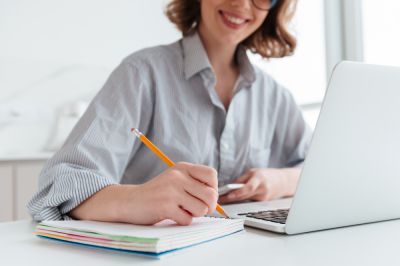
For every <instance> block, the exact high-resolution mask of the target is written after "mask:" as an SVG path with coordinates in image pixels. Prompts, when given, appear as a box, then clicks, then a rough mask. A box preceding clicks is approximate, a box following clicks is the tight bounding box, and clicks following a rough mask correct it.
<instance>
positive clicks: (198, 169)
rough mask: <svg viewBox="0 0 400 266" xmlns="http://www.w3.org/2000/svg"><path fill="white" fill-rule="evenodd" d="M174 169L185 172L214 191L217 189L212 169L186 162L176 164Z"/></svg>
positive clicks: (214, 172)
mask: <svg viewBox="0 0 400 266" xmlns="http://www.w3.org/2000/svg"><path fill="white" fill-rule="evenodd" d="M176 167H177V168H178V169H179V168H181V169H183V170H186V171H187V173H188V174H189V175H190V176H191V177H192V178H194V179H196V180H198V181H199V182H201V183H204V184H207V185H208V186H210V187H212V188H214V189H215V190H216V189H217V188H218V178H217V171H216V170H215V169H214V168H212V167H209V166H205V165H198V164H190V163H186V162H180V163H177V164H176Z"/></svg>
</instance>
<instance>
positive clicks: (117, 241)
mask: <svg viewBox="0 0 400 266" xmlns="http://www.w3.org/2000/svg"><path fill="white" fill-rule="evenodd" d="M242 230H243V220H241V219H225V218H214V217H199V218H194V219H193V223H192V224H191V225H189V226H179V225H177V224H176V223H174V222H173V221H170V220H165V221H162V222H160V223H158V224H156V225H152V226H144V225H143V226H142V225H132V224H122V223H106V222H94V221H43V222H41V223H39V224H38V226H37V227H36V231H35V233H36V234H37V235H38V236H40V237H43V238H47V239H51V240H58V241H61V242H64V243H70V244H78V245H83V246H89V247H97V248H104V249H110V250H117V251H122V252H129V253H134V254H139V255H145V256H150V257H155V258H160V257H162V256H164V255H167V254H171V253H173V252H175V251H178V250H181V249H183V248H187V247H190V246H193V245H196V244H200V243H203V242H207V241H210V240H213V239H217V238H220V237H223V236H227V235H230V234H233V233H237V232H240V231H242Z"/></svg>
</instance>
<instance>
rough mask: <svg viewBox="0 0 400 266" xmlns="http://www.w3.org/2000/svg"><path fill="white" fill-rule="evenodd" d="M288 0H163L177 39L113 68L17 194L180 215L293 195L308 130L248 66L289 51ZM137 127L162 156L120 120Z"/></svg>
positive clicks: (113, 216) (67, 211) (118, 211)
mask: <svg viewBox="0 0 400 266" xmlns="http://www.w3.org/2000/svg"><path fill="white" fill-rule="evenodd" d="M294 5H295V1H293V0H277V1H272V0H200V1H195V0H193V1H187V0H173V1H172V2H171V3H170V4H169V5H168V7H167V15H168V17H169V19H170V20H171V21H172V22H173V23H175V24H176V25H177V27H178V28H179V29H180V30H181V31H182V33H183V36H184V37H183V39H181V40H179V41H177V42H175V43H172V44H170V45H166V46H158V47H153V48H148V49H144V50H142V51H139V52H136V53H134V54H132V55H130V56H129V57H127V58H126V59H125V60H123V62H122V63H121V64H120V65H119V66H118V67H117V68H116V69H115V70H114V72H113V73H112V74H111V76H110V77H109V79H108V81H107V82H106V84H105V86H104V87H103V88H102V90H101V91H100V92H99V93H98V95H96V97H95V98H94V99H93V101H92V103H91V104H90V106H89V108H88V110H87V112H86V113H85V114H84V116H83V117H82V119H81V120H80V121H79V123H78V124H77V126H76V127H75V128H74V130H73V131H72V133H71V134H70V136H69V137H68V139H67V141H66V143H65V144H64V146H63V147H62V148H61V149H60V151H59V152H57V154H55V156H54V157H53V158H52V159H50V160H49V161H48V163H47V164H46V166H45V167H44V169H43V171H42V173H41V175H40V186H39V187H40V188H39V191H38V193H37V194H36V195H35V196H34V198H33V199H32V200H31V202H30V203H29V205H28V208H29V210H30V212H31V214H32V216H33V218H34V219H36V220H43V219H70V218H71V217H72V218H75V219H87V220H99V221H118V222H128V223H135V224H154V223H156V222H158V221H161V220H163V219H167V218H169V219H172V220H174V221H176V222H177V223H178V224H182V225H187V224H190V223H191V221H192V218H193V217H198V216H203V215H205V214H207V213H211V212H213V211H214V209H215V206H216V204H217V200H218V194H217V189H218V185H223V184H226V183H230V182H239V183H244V184H245V186H244V187H243V188H242V189H240V190H237V191H234V192H231V193H229V194H228V195H226V196H224V197H221V198H220V199H219V201H220V202H221V203H229V202H237V201H242V200H269V199H274V198H279V197H285V196H290V195H293V193H294V190H295V188H296V184H297V180H298V177H299V172H300V169H299V165H300V164H301V162H302V161H303V160H304V156H305V153H306V151H307V147H308V143H309V139H310V130H309V129H308V127H307V126H306V123H305V122H304V120H303V118H302V115H301V113H300V111H299V109H298V108H297V106H296V104H295V102H294V101H293V98H292V96H291V95H290V93H289V92H288V91H287V90H286V89H284V88H282V87H281V86H280V85H279V84H277V83H276V82H275V81H274V80H273V79H272V78H271V77H269V76H268V75H267V74H265V73H263V72H262V71H261V70H259V69H258V68H256V67H255V66H253V65H252V64H251V63H250V61H249V60H248V58H247V55H246V50H251V51H252V52H254V53H258V54H260V55H261V56H263V57H265V58H271V57H283V56H287V55H290V54H291V53H292V52H293V50H294V48H295V40H294V38H293V37H292V36H291V35H290V34H289V33H288V31H287V28H286V27H287V23H288V21H289V19H290V17H291V14H292V12H293V10H294ZM131 127H135V128H139V130H141V131H142V132H143V133H144V134H145V135H147V137H148V138H150V139H151V140H152V141H153V142H154V143H155V144H156V145H157V146H158V147H159V148H160V149H161V150H163V151H164V152H165V153H166V154H167V155H168V156H169V157H171V159H172V160H173V161H176V162H181V163H178V164H177V165H176V166H174V167H171V168H169V169H166V166H165V165H164V164H163V162H162V161H161V160H159V159H158V158H157V157H156V156H155V155H154V154H152V153H151V151H149V150H148V149H147V148H146V147H145V146H144V145H142V144H141V142H140V141H138V140H137V139H136V138H135V137H134V136H133V135H132V133H131V132H130V130H129V129H130V128H131Z"/></svg>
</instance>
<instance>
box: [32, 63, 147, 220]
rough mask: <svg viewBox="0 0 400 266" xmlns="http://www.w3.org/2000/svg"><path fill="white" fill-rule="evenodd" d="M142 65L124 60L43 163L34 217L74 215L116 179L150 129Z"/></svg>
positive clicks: (47, 218) (116, 181)
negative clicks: (135, 130) (139, 133)
mask: <svg viewBox="0 0 400 266" xmlns="http://www.w3.org/2000/svg"><path fill="white" fill-rule="evenodd" d="M144 76H145V75H144V73H143V68H139V67H137V66H134V65H132V64H130V63H128V62H125V61H124V62H122V63H121V64H120V65H119V66H118V67H117V68H116V69H115V70H114V71H113V72H112V73H111V75H110V77H109V78H108V80H107V82H106V83H105V85H104V87H103V88H102V89H101V90H100V92H99V93H98V94H97V95H96V96H95V98H94V99H93V101H92V102H91V104H90V105H89V107H88V109H87V111H86V112H85V114H84V115H83V116H82V118H81V119H80V120H79V122H78V123H77V125H76V126H75V127H74V129H73V130H72V132H71V134H70V135H69V136H68V138H67V140H66V142H65V143H64V145H63V146H62V148H61V149H60V150H59V151H58V152H57V153H56V154H55V155H54V156H53V157H52V158H51V159H50V160H49V161H48V162H47V163H46V164H45V166H44V168H43V170H42V171H41V173H40V176H39V189H38V192H37V193H36V194H35V195H34V196H33V198H32V199H31V200H30V202H29V203H28V206H27V208H28V211H29V213H30V214H31V216H32V217H33V219H34V220H37V221H41V220H63V219H70V217H68V215H67V214H68V212H70V211H71V210H72V209H74V208H75V207H77V206H78V205H79V204H80V203H81V202H83V201H84V200H86V199H87V198H89V197H90V196H91V195H93V194H94V193H96V192H97V191H99V190H101V189H102V188H104V187H106V186H108V185H111V184H118V183H119V182H120V180H121V178H122V176H123V173H124V171H125V168H126V166H127V164H128V162H129V160H130V159H131V158H132V156H133V154H134V153H135V151H136V150H137V149H138V148H139V141H138V140H137V138H136V137H135V136H134V135H133V134H132V133H131V132H130V128H132V127H137V128H139V129H140V130H141V131H142V132H146V131H147V129H148V127H149V123H150V120H151V116H152V106H153V103H152V99H153V98H152V93H151V91H150V90H149V87H148V86H146V82H145V81H146V80H145V78H143V77H144Z"/></svg>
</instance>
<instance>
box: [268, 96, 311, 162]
mask: <svg viewBox="0 0 400 266" xmlns="http://www.w3.org/2000/svg"><path fill="white" fill-rule="evenodd" d="M281 89H282V90H281V92H282V93H281V94H280V96H279V97H278V98H277V101H278V105H277V107H278V113H277V120H276V126H275V130H274V136H273V140H272V145H271V158H270V165H271V166H272V167H276V168H283V167H300V166H302V163H303V161H304V159H305V156H306V154H307V152H308V148H309V145H310V142H311V137H312V131H311V129H310V127H309V125H308V124H307V123H306V122H305V120H304V118H303V115H302V113H301V110H300V108H299V107H298V105H297V104H296V102H295V100H294V98H293V96H292V94H291V93H290V92H289V91H288V90H286V89H284V88H281Z"/></svg>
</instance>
